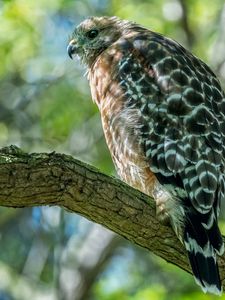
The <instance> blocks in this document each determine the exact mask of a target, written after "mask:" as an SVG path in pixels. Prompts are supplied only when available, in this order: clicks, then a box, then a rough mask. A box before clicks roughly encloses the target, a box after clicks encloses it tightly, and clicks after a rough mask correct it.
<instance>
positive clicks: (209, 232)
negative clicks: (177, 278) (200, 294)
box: [184, 211, 224, 295]
mask: <svg viewBox="0 0 225 300" xmlns="http://www.w3.org/2000/svg"><path fill="white" fill-rule="evenodd" d="M211 213H212V212H210V213H209V215H208V218H207V215H204V216H202V215H201V214H199V213H198V212H196V211H195V212H193V211H191V212H188V213H187V222H186V225H185V230H184V245H185V248H186V250H187V252H188V257H189V261H190V264H191V267H192V271H193V275H194V277H195V281H196V283H197V284H198V285H200V286H201V288H202V290H203V291H204V292H205V293H206V292H210V293H213V294H216V295H221V294H222V287H221V280H220V275H219V269H218V264H217V261H216V253H217V254H219V255H222V254H223V251H224V245H223V240H222V237H221V233H220V231H219V228H218V225H217V220H216V218H215V217H214V216H213V221H210V223H211V224H210V223H209V222H208V223H206V222H205V221H206V220H207V219H208V220H209V219H210V218H211V219H212V216H211V215H210V214H211ZM213 214H214V213H213ZM209 225H210V226H209Z"/></svg>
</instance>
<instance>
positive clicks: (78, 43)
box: [67, 17, 130, 66]
mask: <svg viewBox="0 0 225 300" xmlns="http://www.w3.org/2000/svg"><path fill="white" fill-rule="evenodd" d="M128 24H130V22H128V21H123V20H120V19H119V18H117V17H90V18H88V19H86V20H84V21H83V22H82V23H81V24H80V25H78V26H77V27H76V28H75V30H74V32H73V34H72V37H71V40H70V42H69V45H68V47H67V52H68V54H69V56H70V57H71V58H72V57H73V55H74V54H77V55H78V56H79V57H80V58H81V61H82V62H83V63H84V64H86V65H88V66H90V65H91V64H92V63H93V62H94V61H95V59H96V58H97V56H98V55H99V54H100V53H101V52H102V51H104V50H105V49H106V48H108V47H109V46H110V45H111V44H112V43H114V42H115V41H116V40H117V39H119V38H120V37H121V35H122V32H123V31H124V29H125V28H126V27H127V25H128Z"/></svg>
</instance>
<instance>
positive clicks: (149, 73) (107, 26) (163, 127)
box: [67, 17, 225, 294]
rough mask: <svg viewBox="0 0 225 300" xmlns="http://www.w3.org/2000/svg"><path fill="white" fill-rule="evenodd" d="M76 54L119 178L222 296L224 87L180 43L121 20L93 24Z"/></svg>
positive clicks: (73, 46)
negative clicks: (142, 197) (149, 205)
mask: <svg viewBox="0 0 225 300" xmlns="http://www.w3.org/2000/svg"><path fill="white" fill-rule="evenodd" d="M67 50H68V54H69V56H70V57H71V58H72V56H73V55H74V54H77V55H78V56H79V57H80V58H81V61H82V62H83V63H84V64H85V65H86V66H87V68H88V79H89V82H90V87H91V93H92V97H93V100H94V101H95V102H96V103H97V105H98V107H99V110H100V113H101V118H102V124H103V129H104V133H105V137H106V141H107V144H108V147H109V150H110V152H111V155H112V159H113V161H114V163H115V166H116V169H117V171H118V174H119V175H120V177H121V178H122V179H123V180H124V181H126V182H127V183H128V184H130V185H131V186H133V187H135V188H137V189H139V190H141V191H142V192H144V193H146V194H148V195H150V196H152V197H154V199H155V200H156V204H157V214H158V216H159V218H160V219H162V220H169V221H170V223H171V225H172V227H173V229H174V231H175V233H176V234H177V236H178V238H179V239H180V240H181V241H182V243H183V244H184V246H185V248H186V250H187V252H188V256H189V260H190V264H191V267H192V270H193V274H194V276H195V279H196V282H197V283H198V284H199V285H200V286H201V288H202V290H203V291H204V292H211V293H214V294H221V292H222V288H221V281H220V277H219V271H218V265H217V262H216V255H217V254H218V255H222V254H223V252H224V244H223V241H222V237H221V233H220V231H219V228H218V224H217V219H218V215H219V210H220V203H221V201H222V200H223V199H224V182H225V179H224V166H225V162H224V154H225V95H224V92H223V90H222V88H221V86H220V83H219V81H218V79H217V78H216V76H215V75H214V73H213V72H212V71H211V70H210V68H209V67H208V66H207V65H206V64H205V63H204V62H202V61H201V60H200V59H198V58H196V57H195V56H194V55H192V54H191V53H190V52H188V51H187V50H186V49H185V48H183V47H182V46H181V45H180V44H178V43H177V42H176V41H173V40H171V39H169V38H167V37H164V36H162V35H161V34H158V33H155V32H153V31H150V30H148V29H146V28H144V27H142V26H140V25H137V24H135V23H133V22H129V21H125V20H120V19H118V18H117V17H91V18H88V19H86V20H85V21H84V22H82V23H81V24H80V25H79V26H78V27H76V28H75V30H74V32H73V34H72V38H71V41H70V43H69V45H68V48H67Z"/></svg>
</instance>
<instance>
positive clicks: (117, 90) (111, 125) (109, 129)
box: [89, 48, 157, 196]
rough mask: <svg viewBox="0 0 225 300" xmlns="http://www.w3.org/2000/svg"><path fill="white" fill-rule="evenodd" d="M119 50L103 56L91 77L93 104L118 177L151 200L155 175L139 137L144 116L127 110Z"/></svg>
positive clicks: (108, 52) (92, 70)
mask: <svg viewBox="0 0 225 300" xmlns="http://www.w3.org/2000/svg"><path fill="white" fill-rule="evenodd" d="M121 56H122V54H121V52H120V51H119V49H116V48H112V49H110V50H109V51H107V52H106V53H104V54H102V55H101V56H100V57H99V59H98V60H97V62H96V63H95V64H94V66H93V67H92V69H91V70H90V73H89V80H90V86H91V93H92V97H93V100H94V101H95V102H96V104H97V105H98V107H99V110H100V113H101V119H102V126H103V130H104V134H105V138H106V142H107V145H108V148H109V150H110V153H111V156H112V159H113V161H114V164H115V166H116V169H117V172H118V174H119V176H120V177H121V178H122V179H123V180H124V181H125V182H126V183H128V184H129V185H131V186H133V187H135V188H137V189H139V190H141V191H142V192H144V193H146V194H149V195H151V196H152V190H153V189H154V186H155V183H156V181H157V180H156V177H155V175H154V174H153V173H152V172H151V171H150V168H149V165H148V162H147V161H146V158H145V155H144V151H143V145H142V142H143V141H142V136H141V133H140V122H141V113H140V111H139V110H138V109H137V108H129V107H127V106H126V101H127V99H126V95H125V94H124V91H123V89H122V87H121V85H120V82H118V76H117V75H118V74H117V67H116V66H117V65H118V61H119V60H120V59H121Z"/></svg>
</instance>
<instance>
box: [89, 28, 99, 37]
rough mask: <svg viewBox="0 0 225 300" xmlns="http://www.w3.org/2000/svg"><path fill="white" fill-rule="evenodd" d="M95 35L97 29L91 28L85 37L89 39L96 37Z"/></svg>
mask: <svg viewBox="0 0 225 300" xmlns="http://www.w3.org/2000/svg"><path fill="white" fill-rule="evenodd" d="M97 35H98V30H97V29H92V30H90V31H88V32H87V37H88V38H89V39H94V38H96V36H97Z"/></svg>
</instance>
